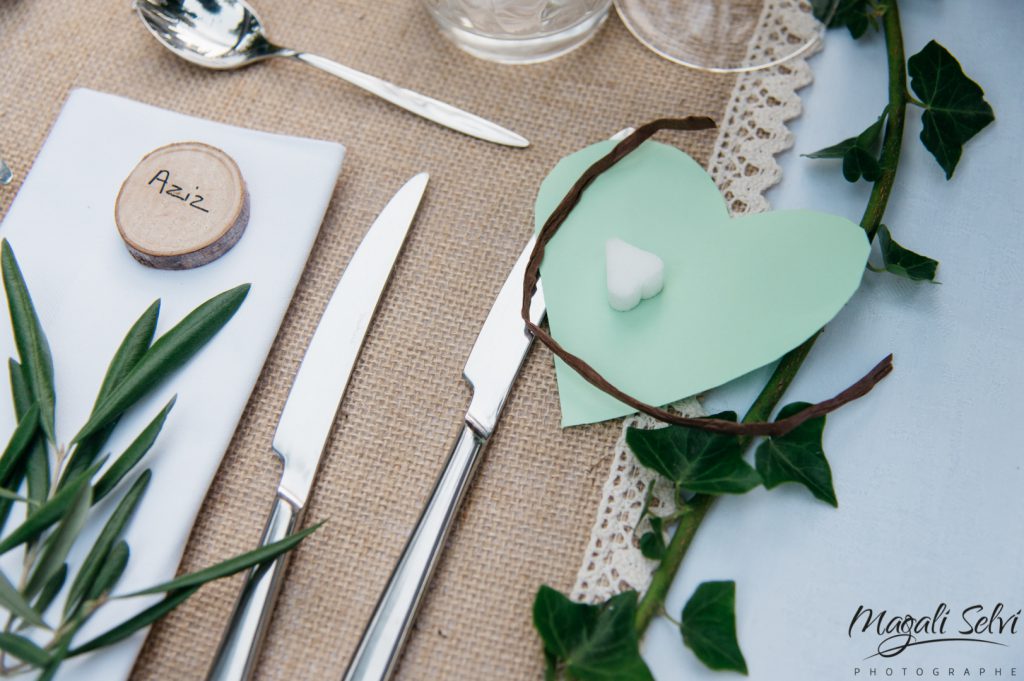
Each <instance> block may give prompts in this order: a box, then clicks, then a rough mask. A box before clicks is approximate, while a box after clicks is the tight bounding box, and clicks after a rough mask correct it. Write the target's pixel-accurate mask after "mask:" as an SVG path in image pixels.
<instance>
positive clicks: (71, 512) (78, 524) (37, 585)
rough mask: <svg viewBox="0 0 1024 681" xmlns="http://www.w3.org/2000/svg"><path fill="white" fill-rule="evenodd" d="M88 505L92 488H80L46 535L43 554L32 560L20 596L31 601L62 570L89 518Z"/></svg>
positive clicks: (87, 486) (89, 504)
mask: <svg viewBox="0 0 1024 681" xmlns="http://www.w3.org/2000/svg"><path fill="white" fill-rule="evenodd" d="M90 506H92V487H90V486H89V485H82V486H81V487H80V489H79V491H78V494H77V495H76V496H75V499H74V501H72V503H71V507H70V508H69V509H68V513H67V515H65V516H64V517H63V518H62V519H61V521H60V524H59V525H57V529H56V530H55V531H54V533H53V534H52V535H50V536H49V537H48V538H47V540H46V543H45V544H44V545H43V551H42V553H41V554H40V557H39V559H38V560H37V561H36V564H35V567H34V568H33V570H32V574H31V576H30V577H29V580H28V584H27V585H26V586H25V589H24V593H25V597H26V598H33V597H35V596H36V594H38V593H39V592H40V591H41V590H42V589H43V587H44V586H45V585H46V584H47V583H48V582H49V581H50V579H51V578H53V577H54V576H55V575H56V574H57V573H58V572H60V570H61V569H62V568H63V567H64V561H65V560H67V557H68V553H69V552H70V551H71V546H72V545H73V544H74V543H75V540H76V539H77V538H78V533H79V532H81V530H82V526H83V525H85V520H86V518H87V517H88V516H89V507H90Z"/></svg>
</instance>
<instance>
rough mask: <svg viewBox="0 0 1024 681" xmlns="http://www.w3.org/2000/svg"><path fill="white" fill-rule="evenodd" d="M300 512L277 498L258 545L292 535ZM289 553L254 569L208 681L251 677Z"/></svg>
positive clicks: (285, 501) (237, 679) (279, 497)
mask: <svg viewBox="0 0 1024 681" xmlns="http://www.w3.org/2000/svg"><path fill="white" fill-rule="evenodd" d="M301 515H302V512H301V509H299V508H297V507H295V506H294V505H292V504H291V503H290V502H289V501H287V500H286V499H284V498H282V497H281V496H278V497H277V499H275V501H274V508H273V510H272V511H271V512H270V517H269V518H268V519H267V526H266V528H265V529H264V530H263V539H262V540H261V541H260V546H266V545H267V544H271V543H273V542H275V541H279V540H281V539H284V538H285V537H287V536H288V535H289V534H291V533H292V532H293V531H294V530H295V528H296V526H297V525H298V524H299V521H300V519H301ZM288 555H289V554H288V553H285V554H283V555H281V556H278V557H277V559H275V560H274V562H272V563H270V564H269V565H265V566H263V567H262V568H260V567H258V566H257V567H255V568H253V569H252V570H251V571H250V572H249V575H248V576H247V577H246V581H245V586H243V587H242V593H241V594H240V595H239V597H238V601H237V602H236V603H235V610H234V613H233V614H232V615H231V620H230V622H229V623H228V627H227V630H226V631H225V632H224V638H223V639H221V642H220V646H219V647H218V648H217V655H216V656H215V657H214V659H213V665H212V666H211V667H210V672H209V673H208V674H207V675H206V679H207V681H247V680H248V679H250V678H252V675H253V671H255V668H256V661H257V660H258V659H259V652H260V648H261V647H262V645H263V639H264V638H265V637H266V635H267V628H268V625H269V624H270V617H271V614H272V613H273V611H274V602H275V601H276V600H277V594H278V592H279V591H280V590H281V584H282V582H283V581H284V579H283V577H284V572H285V568H286V567H287V563H288Z"/></svg>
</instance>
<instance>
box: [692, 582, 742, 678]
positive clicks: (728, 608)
mask: <svg viewBox="0 0 1024 681" xmlns="http://www.w3.org/2000/svg"><path fill="white" fill-rule="evenodd" d="M679 630H680V632H681V633H682V635H683V643H685V644H686V646H687V647H688V648H689V649H690V650H692V651H693V654H694V655H696V656H697V658H698V659H700V661H701V662H703V663H704V664H705V665H706V666H707V667H709V668H710V669H725V670H731V671H735V672H739V673H741V674H746V673H747V662H746V660H744V659H743V653H742V651H740V645H739V642H738V641H737V640H736V582H731V581H729V582H704V583H703V584H701V585H700V586H698V587H697V589H696V590H695V591H694V592H693V595H692V596H690V600H688V601H687V602H686V605H685V606H684V607H683V617H682V622H681V624H680V627H679Z"/></svg>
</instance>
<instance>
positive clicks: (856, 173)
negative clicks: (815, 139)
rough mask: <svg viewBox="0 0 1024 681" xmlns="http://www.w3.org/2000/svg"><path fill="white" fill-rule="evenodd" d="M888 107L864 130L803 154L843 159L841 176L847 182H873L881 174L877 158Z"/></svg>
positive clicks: (811, 156)
mask: <svg viewBox="0 0 1024 681" xmlns="http://www.w3.org/2000/svg"><path fill="white" fill-rule="evenodd" d="M887 116H888V109H885V110H883V111H882V114H881V115H880V116H879V117H878V119H877V120H876V121H875V122H874V123H872V124H871V125H869V126H868V127H867V128H866V129H865V130H864V132H862V133H860V134H859V135H857V136H856V137H850V138H847V139H845V140H843V141H842V142H839V143H838V144H833V145H832V146H830V147H825V148H824V149H819V150H818V151H814V152H811V153H809V154H804V156H805V157H806V158H841V159H843V177H844V178H845V179H846V181H847V182H856V181H857V180H859V179H860V178H862V177H863V178H864V179H865V180H867V181H868V182H875V181H876V180H878V178H880V177H881V176H882V166H881V163H880V162H879V160H878V155H879V153H880V146H881V139H882V129H883V128H884V127H885V120H886V117H887Z"/></svg>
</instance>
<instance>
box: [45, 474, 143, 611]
mask: <svg viewBox="0 0 1024 681" xmlns="http://www.w3.org/2000/svg"><path fill="white" fill-rule="evenodd" d="M152 475H153V474H152V472H151V471H148V470H147V471H143V472H142V475H140V476H139V477H138V479H137V480H136V481H135V484H133V485H132V486H131V489H129V490H128V492H127V493H126V494H125V495H124V497H122V499H121V501H120V502H119V503H118V505H117V507H116V508H115V509H114V512H113V513H111V514H110V518H109V519H108V520H107V523H106V525H104V526H103V529H102V530H101V531H100V534H99V537H97V538H96V542H95V543H94V544H93V546H92V549H90V550H89V554H88V555H87V556H86V557H85V560H84V561H82V567H80V568H79V570H78V574H77V575H75V579H74V581H73V582H71V589H70V590H69V591H68V597H67V600H66V602H65V605H64V614H65V615H67V614H69V613H71V612H73V611H74V610H75V608H76V607H77V606H78V605H79V604H80V603H81V600H82V598H83V597H84V596H85V594H86V593H87V592H88V591H89V590H90V588H91V587H92V583H93V582H94V581H95V580H96V578H97V575H99V573H100V571H101V570H102V568H103V566H104V565H105V564H106V562H107V561H108V560H109V555H110V552H111V550H112V548H113V546H114V543H115V542H116V541H117V539H118V538H119V537H120V536H121V533H122V532H123V531H124V528H125V526H126V525H127V524H128V522H129V521H130V520H131V518H132V516H133V515H134V514H135V511H136V509H137V508H138V506H139V503H140V502H141V501H142V497H143V496H144V495H145V493H146V488H147V487H148V486H149V481H150V478H152Z"/></svg>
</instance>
